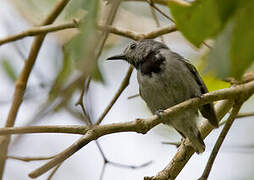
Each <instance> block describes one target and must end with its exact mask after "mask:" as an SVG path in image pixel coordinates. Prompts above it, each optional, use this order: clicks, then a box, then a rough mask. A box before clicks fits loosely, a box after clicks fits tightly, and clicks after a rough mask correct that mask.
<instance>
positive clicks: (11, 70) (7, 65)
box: [2, 59, 18, 82]
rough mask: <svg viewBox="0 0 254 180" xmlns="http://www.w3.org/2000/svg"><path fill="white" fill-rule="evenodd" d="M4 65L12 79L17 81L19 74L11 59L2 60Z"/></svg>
mask: <svg viewBox="0 0 254 180" xmlns="http://www.w3.org/2000/svg"><path fill="white" fill-rule="evenodd" d="M2 67H3V69H4V71H5V73H6V75H7V76H8V77H9V78H10V79H11V81H13V82H15V81H16V79H17V77H18V76H17V72H16V70H15V68H14V67H13V66H12V65H11V63H10V61H9V60H6V59H4V60H2Z"/></svg>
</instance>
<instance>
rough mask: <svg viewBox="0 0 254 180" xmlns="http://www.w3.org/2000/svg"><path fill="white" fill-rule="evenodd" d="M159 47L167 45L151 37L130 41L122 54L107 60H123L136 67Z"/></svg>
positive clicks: (162, 47)
mask: <svg viewBox="0 0 254 180" xmlns="http://www.w3.org/2000/svg"><path fill="white" fill-rule="evenodd" d="M159 49H168V47H167V46H166V45H164V44H162V43H160V42H157V41H154V40H152V39H143V40H140V41H132V42H130V43H129V44H128V46H127V47H126V48H125V50H124V52H123V53H122V54H119V55H115V56H112V57H109V58H107V60H125V61H127V62H128V63H130V64H132V65H133V66H134V67H135V68H136V69H138V68H139V67H140V65H141V64H143V63H144V62H145V61H146V60H148V58H147V57H148V56H149V55H150V54H151V53H156V52H157V51H158V50H159Z"/></svg>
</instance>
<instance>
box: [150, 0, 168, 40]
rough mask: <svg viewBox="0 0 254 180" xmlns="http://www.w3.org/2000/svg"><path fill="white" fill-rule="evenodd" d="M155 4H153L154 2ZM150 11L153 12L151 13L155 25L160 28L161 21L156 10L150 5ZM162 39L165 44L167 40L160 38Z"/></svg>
mask: <svg viewBox="0 0 254 180" xmlns="http://www.w3.org/2000/svg"><path fill="white" fill-rule="evenodd" d="M152 3H153V2H152ZM150 10H151V13H152V16H153V19H154V21H155V24H156V26H157V28H159V27H160V26H161V25H160V21H159V19H158V16H157V14H156V12H155V10H154V8H153V7H152V6H151V5H150ZM160 39H161V42H163V43H165V40H164V38H163V36H160Z"/></svg>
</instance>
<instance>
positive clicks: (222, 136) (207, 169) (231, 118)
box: [199, 102, 242, 180]
mask: <svg viewBox="0 0 254 180" xmlns="http://www.w3.org/2000/svg"><path fill="white" fill-rule="evenodd" d="M241 106H242V102H241V103H237V102H235V104H234V106H233V110H232V111H231V113H230V116H229V117H228V119H227V122H226V124H225V126H224V128H223V129H222V131H221V133H220V136H219V137H218V139H217V141H216V144H215V145H214V147H213V150H212V152H211V154H210V157H209V160H208V162H207V164H206V167H205V170H204V172H203V174H202V176H201V177H200V178H199V180H206V179H207V178H208V176H209V174H210V172H211V169H212V166H213V163H214V160H215V158H216V156H217V154H218V152H219V149H220V147H221V145H222V143H223V141H224V139H225V137H226V135H227V133H228V131H229V129H230V127H231V125H232V124H233V122H234V120H235V118H236V115H237V113H238V112H239V110H240V108H241Z"/></svg>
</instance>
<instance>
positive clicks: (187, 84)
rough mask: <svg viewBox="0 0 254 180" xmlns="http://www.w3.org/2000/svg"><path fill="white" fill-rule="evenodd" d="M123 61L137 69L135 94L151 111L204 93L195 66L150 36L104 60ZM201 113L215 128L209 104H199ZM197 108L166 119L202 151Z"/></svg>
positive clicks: (212, 108) (203, 86)
mask: <svg viewBox="0 0 254 180" xmlns="http://www.w3.org/2000/svg"><path fill="white" fill-rule="evenodd" d="M117 59H121V60H125V61H127V62H128V63H130V64H131V65H133V66H134V67H135V68H136V69H137V73H138V76H137V78H138V83H139V93H140V96H141V97H142V98H143V99H144V101H145V102H146V104H147V106H148V107H149V108H150V110H151V111H152V113H154V114H157V113H158V112H159V111H160V110H164V109H167V108H169V107H171V106H174V105H176V104H179V103H181V102H183V101H185V100H188V99H190V98H193V97H200V96H201V95H202V94H204V93H207V92H208V90H207V87H206V85H205V84H204V82H203V80H202V79H201V77H200V75H199V74H198V72H197V70H196V68H195V67H194V66H193V65H192V64H191V63H190V62H189V61H187V60H186V59H184V58H183V57H182V56H180V55H179V54H177V53H175V52H172V51H171V50H170V49H169V48H168V47H167V46H166V45H165V44H163V43H160V42H157V41H154V40H152V39H144V40H141V41H137V42H136V41H133V42H131V43H130V44H129V45H128V46H127V48H126V49H125V50H124V52H123V53H122V54H120V55H116V56H112V57H110V58H108V59H107V60H117ZM199 110H200V112H201V114H202V115H203V116H204V117H205V118H207V119H208V120H209V122H210V123H211V124H212V125H213V126H215V127H218V120H217V117H216V114H215V111H214V107H213V104H212V103H209V104H206V105H203V106H201V107H199ZM197 120H198V108H191V109H188V110H185V111H184V112H182V113H180V114H178V115H177V116H174V117H173V118H169V119H167V120H166V121H165V122H166V124H167V125H171V126H173V127H174V128H175V129H176V130H177V131H178V132H179V133H180V134H181V135H182V136H183V137H184V138H188V139H189V140H190V141H191V144H192V147H193V148H194V150H195V151H196V152H197V153H202V152H204V150H205V144H204V142H203V140H202V138H201V135H200V132H199V130H198V125H197Z"/></svg>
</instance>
